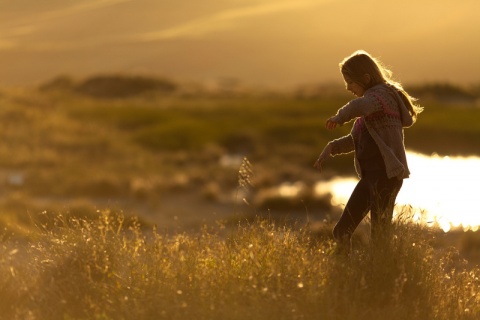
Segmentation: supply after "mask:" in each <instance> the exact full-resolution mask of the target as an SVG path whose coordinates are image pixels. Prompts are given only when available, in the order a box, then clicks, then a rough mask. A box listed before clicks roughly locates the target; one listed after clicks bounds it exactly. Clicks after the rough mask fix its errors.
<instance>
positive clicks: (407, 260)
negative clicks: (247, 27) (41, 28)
mask: <svg viewBox="0 0 480 320" xmlns="http://www.w3.org/2000/svg"><path fill="white" fill-rule="evenodd" d="M349 99H350V97H349V96H346V95H344V94H331V93H329V94H325V95H323V96H322V95H319V96H315V97H308V98H307V97H299V96H296V95H293V94H279V93H255V94H253V93H251V94H245V93H242V94H239V93H237V94H232V93H229V94H227V93H221V94H207V93H202V94H195V95H192V94H166V93H152V92H150V93H144V94H140V95H136V96H132V97H130V98H122V99H115V98H111V97H110V98H108V99H107V98H98V97H89V96H86V95H83V94H81V93H78V92H74V91H71V90H66V89H62V90H50V91H42V90H36V89H24V88H23V89H22V88H16V89H15V88H4V89H2V90H0V103H1V105H2V108H1V109H0V126H1V128H2V129H1V130H0V139H1V141H2V144H1V145H0V190H1V193H0V229H1V230H2V231H1V232H0V270H1V271H2V274H4V275H5V276H4V277H2V279H1V280H0V288H1V290H0V301H1V302H0V314H1V315H2V316H3V315H4V316H5V317H6V318H8V319H184V318H196V319H244V318H247V317H248V318H253V319H274V318H275V319H311V318H318V317H323V318H324V319H385V318H386V317H387V316H388V317H389V318H391V319H405V318H409V319H476V318H478V316H479V315H480V309H479V307H478V306H479V305H480V300H479V297H480V296H479V291H480V290H479V280H478V277H479V268H478V265H476V263H472V261H474V260H472V261H470V262H466V261H464V258H465V257H479V256H480V254H479V252H478V251H479V250H478V247H479V240H478V238H479V237H478V232H477V233H472V232H470V233H462V234H461V235H458V237H457V236H456V235H455V234H454V233H453V232H452V233H450V234H449V235H448V236H449V237H452V236H455V238H454V239H451V238H448V239H447V237H446V236H441V235H440V233H437V232H436V231H435V230H431V229H424V228H422V227H421V226H416V225H411V224H405V223H403V222H401V221H398V222H396V224H395V237H394V238H393V239H392V241H391V242H388V243H385V245H384V246H379V247H371V246H370V245H369V244H368V243H367V242H366V241H364V240H362V238H361V237H362V235H359V236H358V239H357V240H356V241H357V245H356V251H355V253H354V254H353V255H352V256H351V257H350V258H349V259H348V260H347V259H346V258H345V257H342V256H337V255H334V254H333V252H334V244H333V243H332V241H331V239H330V238H329V233H330V231H331V227H332V225H331V224H332V223H333V222H332V221H333V220H334V218H335V210H334V209H332V208H329V205H328V204H329V201H328V198H326V199H314V198H312V197H311V193H309V192H308V190H309V189H308V188H311V187H312V186H313V184H314V183H315V182H316V181H318V180H319V179H328V178H330V177H333V176H337V175H345V176H347V175H353V174H354V171H353V165H352V162H353V160H352V158H351V157H349V156H345V157H341V158H338V159H336V161H330V162H329V163H328V169H327V170H326V171H325V172H324V173H322V174H321V175H320V174H318V173H316V172H315V171H314V170H313V169H312V164H313V162H314V161H315V159H316V157H317V156H318V153H319V152H320V151H321V149H322V148H323V146H324V145H325V144H326V143H327V142H328V141H329V140H331V139H334V138H336V137H340V136H341V135H342V134H346V133H347V132H348V126H345V127H343V128H340V129H339V130H338V131H335V132H327V131H326V130H325V129H324V126H323V123H324V121H325V119H326V118H327V117H328V116H330V115H332V114H334V113H335V111H336V110H337V109H338V107H340V106H341V105H343V104H344V103H346V102H347V101H348V100H349ZM422 105H423V106H424V107H425V111H424V113H423V114H421V115H420V117H419V120H418V123H417V124H416V125H415V126H414V127H413V128H411V129H408V130H406V132H405V135H406V145H407V148H409V149H410V150H415V151H418V152H423V153H427V154H429V153H432V152H437V153H440V154H450V155H454V154H460V155H469V154H476V155H478V154H479V153H480V151H479V150H480V124H479V122H478V120H477V119H479V118H480V109H479V108H477V107H475V106H474V105H465V104H463V105H458V104H452V103H441V102H439V101H433V100H432V101H425V103H423V104H422ZM245 158H247V159H248V160H249V162H250V164H251V166H250V167H249V169H252V172H249V173H247V176H246V178H248V179H250V180H251V181H250V180H249V181H245V180H243V182H244V183H246V184H247V185H248V186H247V185H243V187H248V189H249V191H248V192H247V191H246V189H247V188H243V187H242V185H241V184H242V180H241V179H242V178H245V176H243V177H242V176H241V175H240V176H239V169H240V168H241V166H242V161H243V159H245ZM243 164H244V162H243ZM296 181H301V182H302V183H304V184H305V186H306V187H307V188H306V190H307V192H306V193H304V194H303V195H302V199H296V202H292V201H291V200H288V199H282V198H275V197H271V198H268V197H260V195H265V194H266V193H265V192H262V191H264V190H267V189H268V188H270V187H275V186H278V185H280V184H281V183H284V182H296ZM247 182H248V183H247ZM239 184H240V185H239ZM244 197H245V198H246V200H247V201H248V205H246V204H245V203H244V202H242V199H243V198H244ZM332 210H333V211H332ZM299 211H300V212H302V215H301V217H299V216H298V215H296V214H295V213H297V212H299ZM280 213H281V214H280ZM255 216H263V218H260V219H258V218H255ZM131 217H135V218H134V220H132V218H131ZM266 217H269V218H266ZM305 217H308V218H309V219H308V221H307V220H306V219H305ZM332 217H333V218H332ZM309 221H310V222H309ZM217 222H218V225H217ZM154 224H155V225H156V226H155V227H153V225H154ZM447 240H448V241H447ZM452 244H453V245H455V246H456V248H454V247H452ZM466 253H468V254H466Z"/></svg>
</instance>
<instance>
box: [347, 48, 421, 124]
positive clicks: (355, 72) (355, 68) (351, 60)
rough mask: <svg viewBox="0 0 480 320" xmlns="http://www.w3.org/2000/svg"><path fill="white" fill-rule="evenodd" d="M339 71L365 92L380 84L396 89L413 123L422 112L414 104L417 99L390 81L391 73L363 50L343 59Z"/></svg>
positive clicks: (398, 84)
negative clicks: (368, 76)
mask: <svg viewBox="0 0 480 320" xmlns="http://www.w3.org/2000/svg"><path fill="white" fill-rule="evenodd" d="M340 71H341V72H342V74H343V75H344V76H347V77H349V78H350V79H352V81H354V82H355V83H357V84H359V85H360V86H362V87H363V88H364V89H365V90H367V89H369V88H371V87H373V86H376V85H377V84H380V83H386V84H387V85H389V86H391V87H393V88H394V89H396V90H397V92H398V94H399V95H400V97H401V99H402V100H403V103H404V104H405V106H406V107H407V108H408V110H409V112H410V115H411V116H412V117H413V120H414V121H415V120H416V118H417V115H418V114H419V113H420V112H422V111H423V108H422V107H420V106H418V105H416V104H415V101H417V99H415V98H413V97H412V96H410V95H409V94H408V93H407V92H406V91H405V89H403V86H402V85H401V84H400V83H399V82H397V81H394V80H393V79H392V72H391V71H390V70H388V69H387V68H386V67H385V66H384V65H383V64H382V63H381V62H380V61H378V60H377V59H375V58H374V57H372V56H371V55H370V54H368V53H367V52H365V51H363V50H358V51H355V52H354V53H353V54H352V55H350V56H348V57H346V58H345V59H343V61H342V62H340ZM366 74H368V75H370V78H369V81H368V82H367V81H366V79H368V78H366V77H365V75H366Z"/></svg>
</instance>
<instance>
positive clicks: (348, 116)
mask: <svg viewBox="0 0 480 320" xmlns="http://www.w3.org/2000/svg"><path fill="white" fill-rule="evenodd" d="M381 110H383V109H382V105H381V104H380V103H379V101H378V100H377V99H375V98H373V97H371V96H370V95H366V96H363V97H361V98H357V99H354V100H352V101H350V102H349V103H347V104H346V105H344V106H343V107H341V108H340V109H339V110H338V111H337V114H336V115H335V116H334V120H335V122H337V123H338V124H339V125H343V124H345V123H347V122H349V121H351V120H353V119H356V118H358V117H362V116H368V115H369V114H372V113H375V112H377V111H381Z"/></svg>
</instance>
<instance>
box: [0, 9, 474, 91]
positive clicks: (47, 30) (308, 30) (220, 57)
mask: <svg viewBox="0 0 480 320" xmlns="http://www.w3.org/2000/svg"><path fill="white" fill-rule="evenodd" d="M479 7H480V4H478V2H477V1H474V0H465V1H460V2H458V1H448V0H441V1H433V0H421V1H413V0H405V1H402V2H401V3H398V2H393V1H380V0H367V1H362V2H358V1H353V0H341V1H329V0H295V1H294V0H275V1H274V0H222V1H216V0H202V1H194V0H183V1H174V0H162V1H157V0H135V1H132V0H75V1H61V0H48V1H33V0H15V1H9V0H2V1H0V18H1V19H0V28H1V30H2V31H1V33H0V50H1V51H0V68H1V70H2V72H1V74H0V81H1V83H3V84H5V85H10V84H22V85H23V84H29V85H31V84H39V83H42V82H43V81H45V80H47V79H49V78H52V77H55V76H57V75H59V74H68V75H70V76H75V77H77V76H79V77H84V76H90V75H92V74H96V73H105V72H128V73H135V74H138V73H141V74H151V75H160V76H162V77H168V78H173V79H176V80H181V81H200V82H209V81H213V82H216V81H218V80H219V79H222V78H223V79H224V78H227V79H235V80H236V81H239V82H241V83H245V84H251V85H255V86H268V87H281V88H289V87H292V86H297V85H299V84H303V83H318V82H335V83H339V82H340V77H339V74H338V62H339V61H340V60H341V59H342V58H343V57H345V56H347V55H349V54H351V53H352V52H353V51H355V50H358V49H364V50H367V51H368V52H371V54H373V55H374V56H376V57H379V58H380V59H381V60H383V61H384V62H385V63H386V64H387V65H389V66H391V67H392V69H393V71H394V72H395V74H396V75H397V76H398V78H399V79H401V80H402V81H404V82H405V83H422V82H425V81H435V82H436V81H448V82H453V83H456V84H462V85H465V84H471V83H477V82H478V70H479V68H480V62H479V59H478V56H479V55H480V44H479V43H478V41H476V40H477V39H478V38H479V32H480V21H479V20H478V19H477V18H478V14H477V13H478V10H479V9H480V8H479ZM340 83H341V82H340Z"/></svg>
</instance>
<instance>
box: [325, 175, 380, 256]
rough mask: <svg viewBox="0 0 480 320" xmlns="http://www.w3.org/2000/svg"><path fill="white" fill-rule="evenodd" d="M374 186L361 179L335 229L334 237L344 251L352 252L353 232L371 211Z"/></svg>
mask: <svg viewBox="0 0 480 320" xmlns="http://www.w3.org/2000/svg"><path fill="white" fill-rule="evenodd" d="M371 197H372V186H371V183H370V182H369V181H368V180H367V179H363V178H362V179H360V181H359V182H358V183H357V186H356V187H355V189H354V190H353V192H352V194H351V196H350V199H348V202H347V205H346V206H345V209H344V210H343V214H342V216H341V217H340V220H339V221H338V223H337V224H336V225H335V227H334V228H333V237H334V238H335V240H336V242H337V244H338V245H339V246H341V247H342V249H343V250H345V251H349V250H350V239H351V237H352V234H353V232H354V231H355V229H356V228H357V226H358V225H359V224H360V222H361V221H362V220H363V218H364V217H365V216H366V215H367V213H368V211H369V210H370V205H371V199H372V198H371Z"/></svg>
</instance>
